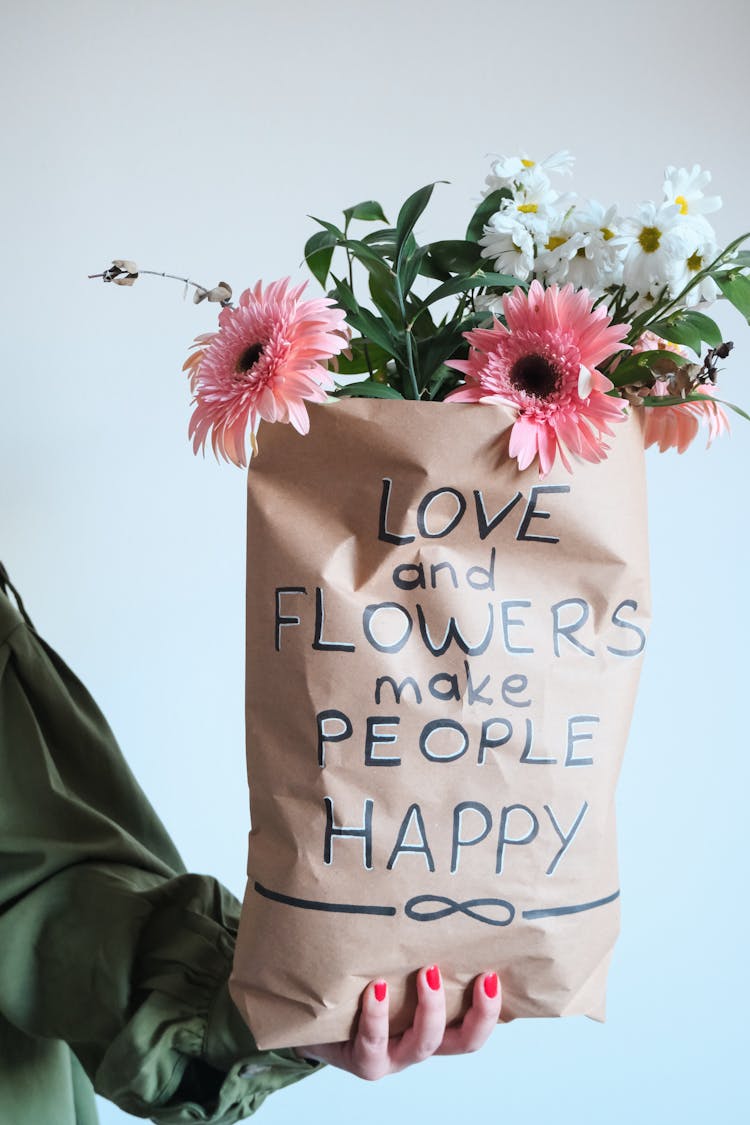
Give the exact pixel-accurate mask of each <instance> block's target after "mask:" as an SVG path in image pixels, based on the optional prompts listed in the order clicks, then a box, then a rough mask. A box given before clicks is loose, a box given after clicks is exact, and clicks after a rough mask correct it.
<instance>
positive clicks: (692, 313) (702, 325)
mask: <svg viewBox="0 0 750 1125" xmlns="http://www.w3.org/2000/svg"><path fill="white" fill-rule="evenodd" d="M684 316H685V319H686V320H687V322H688V323H689V324H691V325H693V327H694V328H695V329H696V330H697V331H698V332H699V333H700V337H701V340H705V341H706V343H707V344H708V346H709V347H710V348H718V346H719V344H721V343H722V342H723V340H722V335H721V329H720V328H719V326H718V324H717V323H716V321H715V320H711V317H710V316H706V315H705V314H704V313H701V312H696V310H695V309H689V310H688V311H687V312H686V313H685V314H684Z"/></svg>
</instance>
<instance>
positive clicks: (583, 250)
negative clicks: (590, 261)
mask: <svg viewBox="0 0 750 1125" xmlns="http://www.w3.org/2000/svg"><path fill="white" fill-rule="evenodd" d="M585 257H586V247H585V246H579V247H578V249H577V250H576V258H585Z"/></svg>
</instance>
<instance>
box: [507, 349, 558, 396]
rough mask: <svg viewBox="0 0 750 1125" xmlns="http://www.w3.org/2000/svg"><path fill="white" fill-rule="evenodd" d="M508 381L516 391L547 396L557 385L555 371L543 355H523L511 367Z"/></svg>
mask: <svg viewBox="0 0 750 1125" xmlns="http://www.w3.org/2000/svg"><path fill="white" fill-rule="evenodd" d="M510 381H511V383H512V384H513V386H514V387H515V388H516V390H518V391H525V392H526V394H527V395H534V396H535V398H547V396H548V395H551V394H552V392H553V391H554V389H555V387H556V386H557V371H556V370H555V368H554V367H553V366H552V364H551V363H550V361H549V360H548V359H545V358H544V356H543V355H524V356H521V358H520V359H517V360H516V362H515V363H514V364H513V366H512V367H511V369H510Z"/></svg>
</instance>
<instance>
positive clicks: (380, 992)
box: [375, 980, 388, 1000]
mask: <svg viewBox="0 0 750 1125" xmlns="http://www.w3.org/2000/svg"><path fill="white" fill-rule="evenodd" d="M387 987H388V986H387V984H386V983H385V981H384V980H378V981H375V999H376V1000H385V993H386V989H387Z"/></svg>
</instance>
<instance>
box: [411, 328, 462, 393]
mask: <svg viewBox="0 0 750 1125" xmlns="http://www.w3.org/2000/svg"><path fill="white" fill-rule="evenodd" d="M465 343H466V341H465V340H464V338H463V334H462V326H461V325H450V326H449V327H448V328H446V329H445V330H444V331H443V332H437V333H435V335H434V336H430V337H429V338H428V339H426V340H420V341H419V343H418V344H417V353H418V355H419V368H420V371H422V372H423V374H424V381H425V383H427V384H428V385H429V383H430V380H431V379H432V378H433V376H434V375H435V372H436V371H437V369H438V368H439V367H440V366H441V364H442V363H443V362H444V361H445V360H446V359H451V358H452V357H453V355H454V354H455V352H456V351H457V350H458V348H460V346H461V345H462V344H465Z"/></svg>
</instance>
